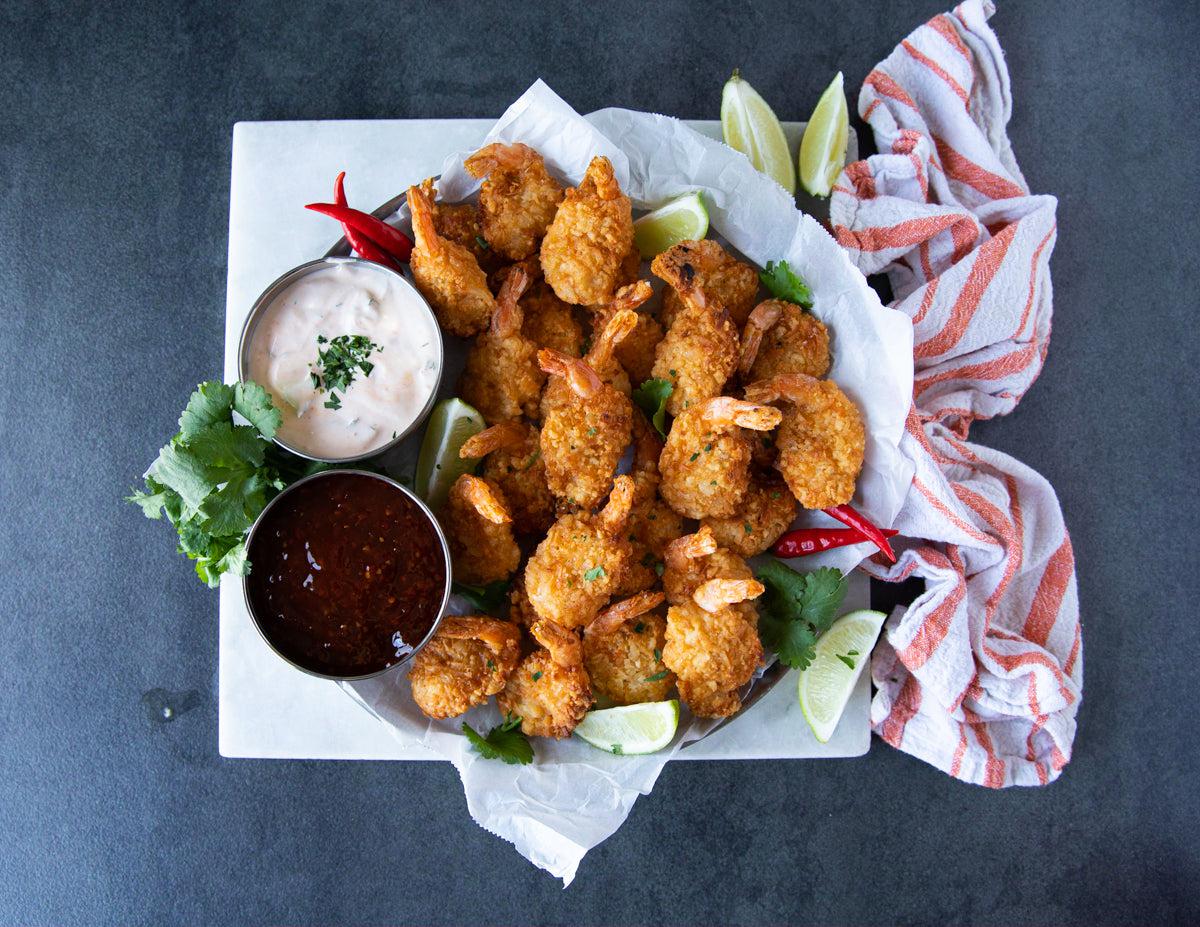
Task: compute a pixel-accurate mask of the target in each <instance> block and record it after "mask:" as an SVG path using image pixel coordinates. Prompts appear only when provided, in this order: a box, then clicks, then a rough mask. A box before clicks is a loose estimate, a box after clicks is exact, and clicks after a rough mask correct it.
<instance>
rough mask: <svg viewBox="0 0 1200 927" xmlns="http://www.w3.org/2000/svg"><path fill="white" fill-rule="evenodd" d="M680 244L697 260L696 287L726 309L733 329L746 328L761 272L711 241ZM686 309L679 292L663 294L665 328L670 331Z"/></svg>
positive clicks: (662, 313) (755, 298) (662, 316)
mask: <svg viewBox="0 0 1200 927" xmlns="http://www.w3.org/2000/svg"><path fill="white" fill-rule="evenodd" d="M681 244H683V245H687V246H688V247H689V249H690V250H691V251H692V254H693V256H694V258H695V259H694V260H693V262H692V265H693V267H695V269H696V284H697V285H698V286H699V287H700V288H701V289H702V290H704V292H705V293H707V294H708V296H709V298H710V299H712V300H714V301H716V302H719V303H720V304H721V305H722V306H724V307H725V311H726V312H728V313H729V317H730V319H732V320H733V324H734V325H736V326H737V327H738V328H741V327H742V326H743V325H745V324H746V319H747V318H749V316H750V311H751V310H752V309H753V308H754V303H755V301H756V300H757V298H758V271H756V270H755V269H754V268H753V267H751V266H750V265H749V264H747V263H745V262H744V261H739V260H738V259H737V258H735V257H734V256H733V255H731V254H730V253H729V252H728V251H726V250H725V249H724V248H722V247H721V245H720V244H719V243H718V242H715V241H713V240H712V239H710V238H706V239H703V240H701V241H685V242H681ZM683 308H684V302H683V300H682V299H680V297H679V294H678V293H677V292H675V291H674V290H667V291H666V292H664V293H663V300H662V311H661V312H660V313H659V315H660V317H661V319H662V323H663V325H665V326H666V327H667V328H670V327H671V324H672V323H673V322H674V321H675V316H677V315H678V314H679V312H680V310H681V309H683Z"/></svg>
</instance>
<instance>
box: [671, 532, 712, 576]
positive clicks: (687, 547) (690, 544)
mask: <svg viewBox="0 0 1200 927" xmlns="http://www.w3.org/2000/svg"><path fill="white" fill-rule="evenodd" d="M716 551H717V539H716V536H715V535H714V534H713V533H712V528H710V527H709V526H708V525H704V526H703V527H701V529H700V530H699V531H697V532H696V533H695V534H685V535H684V536H683V537H681V538H676V539H675V540H674V541H672V542H671V543H670V544H668V545H667V549H666V550H665V551H663V562H664V563H665V565H666V568H667V569H668V570H673V571H674V572H676V573H682V572H684V571H685V570H686V569H687V568H688V561H689V560H696V559H699V558H700V557H707V556H708V555H709V554H714V553H716Z"/></svg>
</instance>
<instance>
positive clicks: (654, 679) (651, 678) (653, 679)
mask: <svg viewBox="0 0 1200 927" xmlns="http://www.w3.org/2000/svg"><path fill="white" fill-rule="evenodd" d="M666 678H667V670H661V671H660V672H657V673H655V674H654V675H653V676H647V677H646V679H645V681H646V682H658V681H659V680H660V679H666Z"/></svg>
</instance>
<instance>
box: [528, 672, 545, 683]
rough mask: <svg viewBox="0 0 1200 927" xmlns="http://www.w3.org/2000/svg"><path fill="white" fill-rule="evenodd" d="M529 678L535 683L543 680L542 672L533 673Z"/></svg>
mask: <svg viewBox="0 0 1200 927" xmlns="http://www.w3.org/2000/svg"><path fill="white" fill-rule="evenodd" d="M529 678H530V679H532V680H533V681H534V682H537V681H538V680H539V679H541V678H542V671H541V670H538V671H537V672H536V673H532V674H531V675H530V677H529Z"/></svg>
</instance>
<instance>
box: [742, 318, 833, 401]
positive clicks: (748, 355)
mask: <svg viewBox="0 0 1200 927" xmlns="http://www.w3.org/2000/svg"><path fill="white" fill-rule="evenodd" d="M738 370H739V371H740V372H741V375H742V380H743V381H744V382H749V381H751V380H766V379H768V378H770V377H774V376H777V375H779V374H783V373H803V374H807V375H808V376H810V377H823V376H825V374H827V373H828V372H829V330H828V329H827V328H826V327H825V325H824V323H823V322H821V320H820V319H818V318H817V317H816V316H815V315H813V314H812V313H811V312H805V311H804V310H803V309H801V308H800V307H799V306H797V305H796V304H795V303H789V302H785V301H784V300H782V299H768V300H766V301H765V302H761V303H759V304H758V305H757V306H755V307H754V311H753V312H751V313H750V319H749V320H748V321H747V322H746V328H745V331H744V332H743V334H742V356H741V360H739V362H738Z"/></svg>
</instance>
